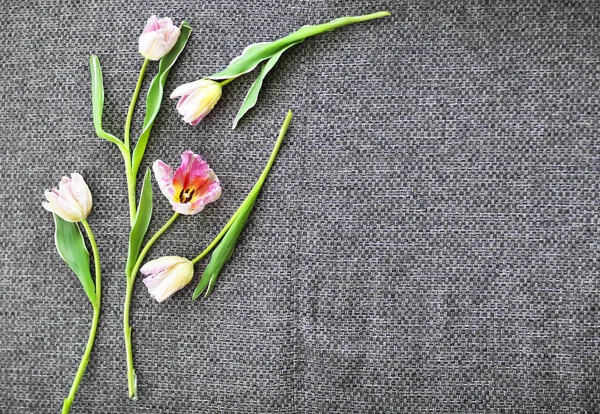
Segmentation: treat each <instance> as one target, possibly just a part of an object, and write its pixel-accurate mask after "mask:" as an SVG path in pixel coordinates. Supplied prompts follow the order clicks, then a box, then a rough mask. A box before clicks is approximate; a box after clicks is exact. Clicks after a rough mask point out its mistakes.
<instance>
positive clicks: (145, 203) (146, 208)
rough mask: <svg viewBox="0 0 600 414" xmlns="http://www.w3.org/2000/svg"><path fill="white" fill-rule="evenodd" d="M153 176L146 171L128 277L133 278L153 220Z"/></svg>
mask: <svg viewBox="0 0 600 414" xmlns="http://www.w3.org/2000/svg"><path fill="white" fill-rule="evenodd" d="M151 179H152V176H151V174H150V169H149V168H148V169H147V170H146V175H145V176H144V183H143V184H142V193H141V194H140V202H139V204H138V208H137V213H136V215H135V221H134V223H133V227H132V228H131V232H130V233H129V251H128V253H127V267H126V272H127V275H128V276H131V271H132V270H133V266H134V265H135V262H136V260H137V259H138V255H139V253H140V249H141V247H142V242H143V241H144V236H145V235H146V232H147V231H148V226H149V225H150V219H151V218H152V182H151Z"/></svg>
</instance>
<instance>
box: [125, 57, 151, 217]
mask: <svg viewBox="0 0 600 414" xmlns="http://www.w3.org/2000/svg"><path fill="white" fill-rule="evenodd" d="M149 62H150V59H145V60H144V64H143V65H142V68H141V69H140V75H139V76H138V80H137V84H136V85H135V90H134V91H133V96H132V97H131V103H130V104H129V110H128V111H127V118H126V119H125V132H124V137H123V144H124V147H125V150H124V151H121V152H122V153H123V159H124V160H125V175H126V177H127V197H128V198H129V221H130V222H131V227H133V225H134V222H135V216H136V214H137V208H136V205H135V190H136V176H135V174H134V172H133V166H132V161H131V148H130V147H131V144H130V139H129V137H130V135H131V120H132V119H133V111H134V110H135V104H136V103H137V99H138V96H139V95H140V89H141V88H142V83H143V82H144V74H145V73H146V68H147V67H148V63H149Z"/></svg>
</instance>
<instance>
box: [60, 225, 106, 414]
mask: <svg viewBox="0 0 600 414" xmlns="http://www.w3.org/2000/svg"><path fill="white" fill-rule="evenodd" d="M81 224H83V227H84V228H85V231H86V234H87V236H88V239H89V241H90V245H91V246H92V252H93V254H94V265H95V274H96V283H95V285H96V300H95V301H94V302H92V306H93V308H94V316H93V318H92V326H91V328H90V334H89V337H88V342H87V345H86V347H85V351H84V352H83V357H82V358H81V362H80V363H79V368H78V369H77V373H76V374H75V378H74V379H73V384H72V385H71V390H70V391H69V395H68V396H67V398H65V400H64V402H63V408H62V414H67V413H68V412H69V410H70V409H71V405H72V404H73V400H74V399H75V394H76V393H77V389H78V388H79V383H80V382H81V379H82V378H83V374H84V372H85V369H86V367H87V364H88V362H89V360H90V354H91V352H92V348H93V347H94V340H95V339H96V330H97V329H98V322H99V320H100V297H101V294H102V277H101V274H100V254H99V253H98V246H97V245H96V239H95V238H94V234H93V233H92V229H91V228H90V226H89V224H88V222H87V220H85V219H84V220H82V221H81Z"/></svg>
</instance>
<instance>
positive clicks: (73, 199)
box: [42, 173, 92, 222]
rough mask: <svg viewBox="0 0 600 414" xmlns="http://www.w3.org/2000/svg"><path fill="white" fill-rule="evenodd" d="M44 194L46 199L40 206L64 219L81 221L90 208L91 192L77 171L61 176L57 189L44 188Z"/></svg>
mask: <svg viewBox="0 0 600 414" xmlns="http://www.w3.org/2000/svg"><path fill="white" fill-rule="evenodd" d="M44 196H45V197H46V199H47V200H48V201H47V202H46V201H44V202H43V203H42V206H43V207H44V208H45V209H46V210H48V211H50V212H52V213H54V214H56V215H58V216H59V217H60V218H62V219H63V220H66V221H70V222H80V221H83V220H85V219H86V218H87V216H88V215H89V214H90V211H91V210H92V193H90V189H89V188H88V186H87V184H86V183H85V181H84V179H83V177H82V176H81V175H79V174H77V173H73V174H71V178H69V177H63V178H62V180H60V183H58V190H57V189H56V188H53V189H52V190H46V192H45V193H44Z"/></svg>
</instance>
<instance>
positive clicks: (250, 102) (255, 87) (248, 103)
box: [233, 43, 297, 129]
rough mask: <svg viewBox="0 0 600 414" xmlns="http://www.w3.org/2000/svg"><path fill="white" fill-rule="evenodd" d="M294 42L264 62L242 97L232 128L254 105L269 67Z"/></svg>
mask: <svg viewBox="0 0 600 414" xmlns="http://www.w3.org/2000/svg"><path fill="white" fill-rule="evenodd" d="M296 44H297V43H293V44H291V45H289V46H287V47H285V48H283V49H281V50H280V51H279V52H277V53H275V54H274V55H273V56H271V58H270V59H269V60H268V61H267V63H265V66H263V68H262V70H261V71H260V74H259V75H258V77H257V78H256V80H255V81H254V83H253V84H252V86H251V87H250V90H248V94H247V95H246V98H245V99H244V102H243V103H242V106H241V107H240V110H239V111H238V113H237V115H236V117H235V120H234V121H233V129H235V127H236V126H237V124H238V122H239V120H240V119H242V117H243V116H244V115H245V114H246V112H248V111H249V110H250V109H251V108H252V107H254V105H256V102H257V100H258V94H259V92H260V88H262V84H263V81H264V79H265V77H266V76H267V74H268V73H269V72H270V71H271V69H273V67H274V66H275V64H276V63H277V61H278V60H279V58H280V57H281V55H282V54H283V52H285V51H286V50H288V49H289V48H290V47H292V46H294V45H296Z"/></svg>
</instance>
